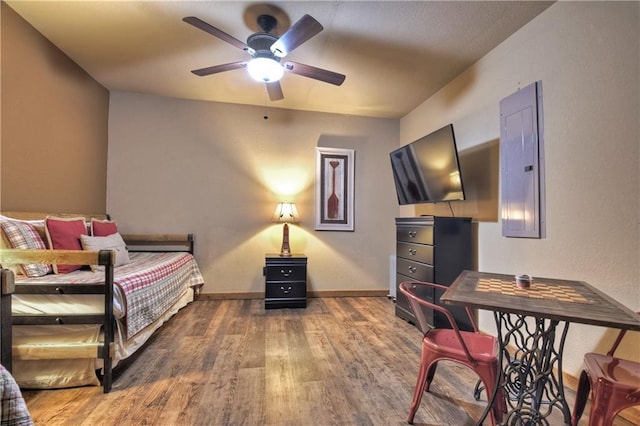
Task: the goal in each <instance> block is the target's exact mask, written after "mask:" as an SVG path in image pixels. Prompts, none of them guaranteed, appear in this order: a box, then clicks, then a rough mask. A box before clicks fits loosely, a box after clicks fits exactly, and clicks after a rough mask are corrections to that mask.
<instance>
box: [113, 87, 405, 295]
mask: <svg viewBox="0 0 640 426" xmlns="http://www.w3.org/2000/svg"><path fill="white" fill-rule="evenodd" d="M257 90H258V89H257ZM110 105H111V108H110V119H109V165H108V185H107V187H108V191H107V207H108V211H109V213H110V214H112V215H113V216H114V217H115V218H116V220H118V223H119V226H120V227H121V228H122V229H123V230H125V231H129V232H192V233H194V234H195V239H196V257H197V258H198V261H199V264H200V267H201V269H202V272H203V274H204V277H205V281H206V284H205V286H204V289H203V292H204V293H247V292H249V293H251V292H256V293H258V292H263V291H264V278H263V276H262V266H263V265H264V254H265V253H267V252H269V253H274V252H276V253H277V252H279V251H280V244H281V239H282V225H278V224H274V223H271V222H270V219H271V216H272V214H273V210H274V209H275V206H276V203H277V202H278V201H283V200H292V201H294V202H296V204H297V206H298V209H299V212H300V214H301V216H302V223H301V224H299V225H295V226H291V227H290V236H291V247H292V251H293V252H304V253H305V254H307V256H308V257H309V266H308V279H309V286H308V289H309V290H310V291H326V290H337V291H341V290H386V289H388V286H389V256H390V255H391V254H392V253H394V252H395V246H394V235H395V233H394V225H393V224H394V215H395V213H396V212H397V201H396V198H395V192H394V187H393V179H392V177H391V169H390V166H389V152H390V151H391V150H392V149H393V148H394V147H396V146H397V145H398V134H399V122H398V120H384V119H370V118H359V117H352V116H343V115H337V114H320V113H311V112H300V111H291V110H282V109H269V110H268V111H267V113H268V115H269V119H268V120H264V119H263V115H264V109H263V108H261V107H250V106H241V105H232V104H219V103H212V102H199V101H189V100H178V99H172V98H163V97H157V96H151V95H142V94H134V93H125V92H112V94H111V101H110ZM316 146H328V147H335V148H350V149H354V150H355V194H356V197H355V232H334V231H314V229H313V228H314V225H313V224H314V201H313V200H314V186H313V185H314V173H315V172H314V169H315V147H316Z"/></svg>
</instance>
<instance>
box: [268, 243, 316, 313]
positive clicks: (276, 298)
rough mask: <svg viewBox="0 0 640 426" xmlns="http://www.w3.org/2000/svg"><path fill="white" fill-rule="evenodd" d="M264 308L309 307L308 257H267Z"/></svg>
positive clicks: (297, 255) (299, 255)
mask: <svg viewBox="0 0 640 426" xmlns="http://www.w3.org/2000/svg"><path fill="white" fill-rule="evenodd" d="M265 263H266V266H265V267H264V269H263V275H264V276H265V290H264V307H265V309H273V308H306V307H307V256H305V255H304V254H292V255H291V256H289V257H283V256H280V255H279V254H267V255H265Z"/></svg>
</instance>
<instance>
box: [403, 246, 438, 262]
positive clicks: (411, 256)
mask: <svg viewBox="0 0 640 426" xmlns="http://www.w3.org/2000/svg"><path fill="white" fill-rule="evenodd" d="M396 255H397V256H398V257H399V258H403V259H407V260H416V261H418V262H423V263H429V264H431V265H433V246H429V245H424V244H412V243H401V242H398V243H397V245H396Z"/></svg>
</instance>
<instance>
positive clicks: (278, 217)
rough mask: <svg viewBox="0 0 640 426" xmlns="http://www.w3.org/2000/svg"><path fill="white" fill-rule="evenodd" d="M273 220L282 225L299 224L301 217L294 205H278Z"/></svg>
mask: <svg viewBox="0 0 640 426" xmlns="http://www.w3.org/2000/svg"><path fill="white" fill-rule="evenodd" d="M271 220H272V221H273V222H281V223H297V222H299V221H300V216H299V215H298V209H296V205H295V204H294V203H278V205H277V206H276V210H275V212H273V217H272V218H271Z"/></svg>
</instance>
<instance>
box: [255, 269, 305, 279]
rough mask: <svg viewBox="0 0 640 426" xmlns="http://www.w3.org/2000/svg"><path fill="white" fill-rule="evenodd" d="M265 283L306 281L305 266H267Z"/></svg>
mask: <svg viewBox="0 0 640 426" xmlns="http://www.w3.org/2000/svg"><path fill="white" fill-rule="evenodd" d="M265 276H266V279H267V281H306V279H307V267H306V265H277V266H267V267H266V273H265Z"/></svg>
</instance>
